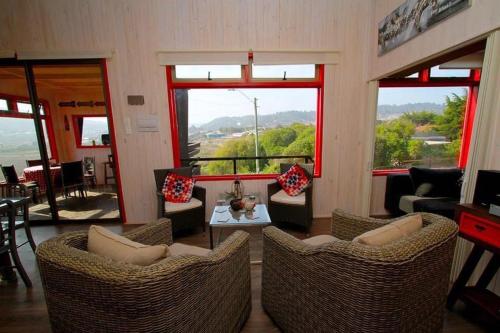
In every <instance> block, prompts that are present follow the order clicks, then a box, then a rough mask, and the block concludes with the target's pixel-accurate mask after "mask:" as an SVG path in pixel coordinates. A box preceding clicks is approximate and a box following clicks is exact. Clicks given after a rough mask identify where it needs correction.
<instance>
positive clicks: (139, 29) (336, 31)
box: [0, 0, 372, 223]
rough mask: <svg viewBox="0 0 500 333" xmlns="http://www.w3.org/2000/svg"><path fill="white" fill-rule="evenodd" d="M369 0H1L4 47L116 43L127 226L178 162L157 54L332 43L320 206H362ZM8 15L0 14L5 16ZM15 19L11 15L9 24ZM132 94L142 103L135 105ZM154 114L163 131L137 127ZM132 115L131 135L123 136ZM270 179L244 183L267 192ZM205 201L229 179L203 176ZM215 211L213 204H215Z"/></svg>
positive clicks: (326, 209)
mask: <svg viewBox="0 0 500 333" xmlns="http://www.w3.org/2000/svg"><path fill="white" fill-rule="evenodd" d="M371 8H372V4H371V3H367V2H366V1H363V0H318V1H313V0H254V1H252V0H196V1H195V0H175V1H161V0H151V1H147V2H143V1H133V0H120V1H119V0H106V1H105V0H101V1H99V0H82V1H76V0H66V1H63V0H57V1H48V0H35V1H28V0H20V1H13V0H3V1H1V2H0V13H4V12H11V13H13V14H12V15H11V16H12V17H13V18H12V23H8V24H7V25H6V28H7V30H8V31H7V32H4V31H5V30H3V29H2V30H3V31H2V32H1V33H0V36H1V37H3V38H4V39H5V40H1V41H0V46H1V47H2V48H4V49H8V48H10V49H31V50H61V51H64V50H98V49H112V50H113V51H114V56H113V58H112V59H110V60H109V62H108V75H109V82H110V91H111V98H112V104H113V113H114V114H113V115H114V120H115V129H116V134H117V139H116V141H117V146H118V150H119V161H120V167H121V172H122V181H123V190H124V201H125V207H126V210H127V217H128V219H129V222H130V223H140V222H146V221H148V220H151V219H153V218H154V217H155V211H156V208H155V197H154V179H153V173H152V170H153V169H155V168H160V167H171V166H172V164H173V163H172V153H171V147H172V145H171V141H170V129H169V126H170V125H169V118H168V104H167V96H166V80H165V69H164V68H163V67H161V66H159V65H158V63H157V60H156V55H155V52H157V51H159V50H166V49H170V50H171V49H221V48H224V49H251V48H253V49H273V50H275V49H280V48H281V49H334V50H338V51H340V55H341V56H340V58H341V62H340V63H339V64H338V65H335V66H327V69H326V82H325V100H324V124H325V125H324V141H323V142H324V149H323V152H322V155H323V175H322V177H321V178H320V179H316V180H315V193H314V211H315V215H316V216H329V215H330V212H331V210H332V209H334V208H337V207H340V208H345V209H348V210H350V211H353V212H358V213H359V212H361V209H362V204H361V201H362V200H363V193H361V192H362V188H363V186H362V181H361V178H362V169H363V166H364V164H365V161H364V159H365V157H364V155H363V140H364V135H365V125H364V123H363V122H364V121H365V120H364V119H365V117H364V116H363V113H364V112H365V110H366V104H367V103H366V100H365V97H364V96H366V93H367V83H366V71H367V69H366V68H367V67H366V66H367V65H368V64H367V56H366V55H367V54H368V51H369V50H370V45H369V43H367V38H368V37H369V35H368V32H369V31H368V29H369V26H368V25H367V24H366V18H367V17H370V16H371ZM0 15H2V14H0ZM7 22H9V21H7ZM128 94H143V95H144V96H145V105H144V106H141V107H138V106H129V105H127V103H126V96H127V95H128ZM141 114H157V115H158V116H159V119H160V129H161V130H160V132H157V133H139V132H136V131H135V120H136V117H137V116H138V115H141ZM127 119H128V120H130V122H131V124H132V132H131V133H126V131H125V123H126V122H127V121H128V120H127ZM267 182H268V181H246V182H245V184H246V186H247V189H252V191H254V192H260V193H262V194H263V195H262V197H263V198H265V189H266V187H265V186H266V184H267ZM200 184H201V185H202V186H205V187H206V188H207V190H208V198H209V201H210V202H209V207H211V205H213V203H215V200H216V199H217V197H218V194H219V193H221V192H223V191H224V190H228V189H229V183H228V182H201V183H200ZM209 210H210V208H209Z"/></svg>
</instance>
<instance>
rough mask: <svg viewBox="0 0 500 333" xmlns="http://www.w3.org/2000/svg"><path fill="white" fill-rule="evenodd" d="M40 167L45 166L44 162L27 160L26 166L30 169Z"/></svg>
mask: <svg viewBox="0 0 500 333" xmlns="http://www.w3.org/2000/svg"><path fill="white" fill-rule="evenodd" d="M38 165H43V163H42V160H26V166H27V167H28V168H29V167H34V166H38Z"/></svg>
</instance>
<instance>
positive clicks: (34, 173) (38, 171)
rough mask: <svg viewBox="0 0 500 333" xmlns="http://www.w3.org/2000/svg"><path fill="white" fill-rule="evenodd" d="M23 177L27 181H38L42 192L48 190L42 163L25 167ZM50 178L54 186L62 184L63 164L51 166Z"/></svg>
mask: <svg viewBox="0 0 500 333" xmlns="http://www.w3.org/2000/svg"><path fill="white" fill-rule="evenodd" d="M23 177H24V179H25V181H27V182H37V183H38V187H39V188H40V192H42V193H45V192H46V191H47V182H46V181H45V176H44V174H43V166H42V165H36V166H32V167H27V168H25V169H24V170H23ZM50 180H51V182H52V184H53V185H54V187H60V186H61V166H51V167H50Z"/></svg>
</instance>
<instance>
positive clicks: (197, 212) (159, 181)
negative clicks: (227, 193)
mask: <svg viewBox="0 0 500 333" xmlns="http://www.w3.org/2000/svg"><path fill="white" fill-rule="evenodd" d="M169 172H174V173H176V174H178V175H182V176H186V177H191V176H192V168H191V167H183V168H175V169H158V170H155V171H154V174H155V181H156V198H157V207H158V209H157V212H158V214H157V215H158V218H162V217H166V218H169V219H170V220H172V229H173V232H174V234H175V233H177V232H178V231H182V230H189V229H193V228H196V227H198V226H201V227H202V229H203V232H205V228H206V226H205V224H206V223H205V199H206V190H205V189H204V188H203V187H200V186H196V185H195V186H194V189H193V198H196V199H198V200H200V201H201V203H202V205H201V206H200V207H196V208H191V209H187V210H182V211H176V212H166V211H165V197H164V195H163V193H162V192H161V191H162V189H163V184H164V182H165V177H166V176H167V173H169Z"/></svg>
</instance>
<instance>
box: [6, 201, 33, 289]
mask: <svg viewBox="0 0 500 333" xmlns="http://www.w3.org/2000/svg"><path fill="white" fill-rule="evenodd" d="M30 201H31V199H30V198H29V197H24V198H8V199H1V200H0V213H6V214H7V216H8V220H7V222H2V223H1V228H0V256H3V255H7V256H8V255H9V254H10V256H11V257H12V261H13V262H14V265H12V266H8V267H5V266H4V267H2V269H3V271H4V273H5V272H6V270H9V269H12V268H15V269H16V270H17V271H18V273H19V275H20V276H21V278H22V279H23V281H24V284H25V285H26V287H28V288H31V286H32V283H31V280H30V278H29V276H28V274H27V273H26V271H25V270H24V267H23V265H22V263H21V260H20V258H19V254H18V251H17V249H18V248H19V247H21V246H23V245H25V244H29V245H30V246H31V249H32V250H33V252H35V251H36V244H35V241H34V240H33V236H32V234H31V229H30V224H29V212H28V210H29V203H30ZM18 211H21V213H22V214H21V215H20V216H21V217H22V218H21V219H19V218H18V217H19V216H18V214H17V212H18ZM21 228H24V231H25V233H26V238H27V240H26V241H25V242H24V243H22V244H17V237H16V232H17V230H19V229H21ZM7 262H8V263H9V264H10V259H8V261H7Z"/></svg>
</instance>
